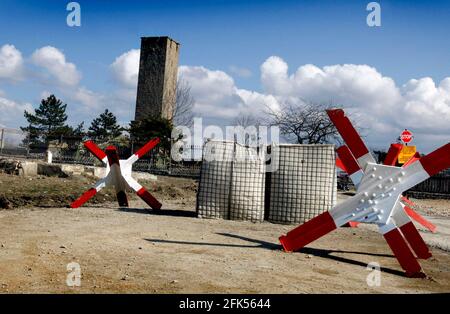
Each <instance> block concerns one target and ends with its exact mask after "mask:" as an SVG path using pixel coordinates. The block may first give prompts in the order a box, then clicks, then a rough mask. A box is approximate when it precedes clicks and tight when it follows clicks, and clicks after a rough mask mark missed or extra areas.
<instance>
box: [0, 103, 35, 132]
mask: <svg viewBox="0 0 450 314" xmlns="http://www.w3.org/2000/svg"><path fill="white" fill-rule="evenodd" d="M25 110H27V111H28V112H33V106H32V105H31V104H29V103H24V104H21V103H18V102H15V101H13V100H10V99H7V98H5V97H0V112H3V113H6V114H2V115H0V124H2V125H6V126H12V127H16V126H17V125H18V122H19V121H22V120H24V117H23V113H24V111H25Z"/></svg>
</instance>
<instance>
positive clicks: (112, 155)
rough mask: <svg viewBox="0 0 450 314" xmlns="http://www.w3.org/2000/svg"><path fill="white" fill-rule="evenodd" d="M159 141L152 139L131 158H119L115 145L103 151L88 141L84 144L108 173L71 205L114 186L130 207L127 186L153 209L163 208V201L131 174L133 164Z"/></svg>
mask: <svg viewBox="0 0 450 314" xmlns="http://www.w3.org/2000/svg"><path fill="white" fill-rule="evenodd" d="M158 143H159V138H155V139H152V140H150V141H149V142H148V143H147V144H145V145H144V146H143V147H142V148H141V149H139V150H138V151H137V152H136V153H135V154H134V155H132V156H131V157H130V158H128V159H126V160H119V154H118V153H117V149H116V148H115V147H114V146H108V147H107V148H106V150H105V151H103V150H101V149H100V148H99V147H98V146H97V145H96V144H95V143H94V142H93V141H86V142H85V143H84V146H85V147H86V148H87V149H88V150H89V151H90V152H91V153H92V154H93V155H94V156H95V157H97V158H98V159H99V160H100V161H101V162H103V163H104V164H105V165H106V174H105V176H104V177H103V178H102V179H100V180H99V181H97V183H96V184H95V186H94V187H93V188H91V189H89V190H87V191H86V192H85V193H84V194H83V195H81V196H80V198H78V199H77V200H76V201H74V202H73V203H72V204H71V205H70V206H71V207H72V208H78V207H80V206H82V205H83V204H84V203H86V202H87V201H88V200H90V199H91V198H92V197H94V195H95V194H97V192H99V191H100V190H101V189H103V188H104V187H106V186H114V187H115V189H116V195H117V201H118V202H119V206H121V207H128V198H127V194H126V190H127V188H130V189H132V190H134V191H135V192H136V194H137V195H138V196H139V197H140V198H142V199H143V200H144V201H145V202H146V203H147V204H148V205H149V206H150V207H151V208H152V209H155V210H157V209H161V206H162V205H161V203H160V202H158V200H157V199H156V198H154V197H153V196H152V195H151V194H150V193H149V192H148V191H147V190H146V189H145V188H144V187H143V186H142V185H140V184H139V183H138V182H137V181H136V180H135V179H133V177H132V176H131V170H132V166H133V164H134V163H135V162H136V161H138V160H139V158H141V157H142V156H144V155H145V154H146V153H148V152H149V151H150V150H151V149H153V148H154V147H155V146H156V145H158Z"/></svg>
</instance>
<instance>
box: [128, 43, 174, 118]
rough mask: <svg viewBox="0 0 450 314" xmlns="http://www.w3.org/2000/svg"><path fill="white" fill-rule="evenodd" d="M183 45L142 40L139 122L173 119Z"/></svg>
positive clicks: (137, 99) (138, 98)
mask: <svg viewBox="0 0 450 314" xmlns="http://www.w3.org/2000/svg"><path fill="white" fill-rule="evenodd" d="M179 47H180V44H179V43H177V42H176V41H174V40H172V39H171V38H169V37H142V38H141V58H140V65H139V79H138V90H137V98H136V114H135V120H136V121H139V120H142V119H144V118H146V117H149V116H152V117H162V118H166V119H171V118H172V115H173V110H174V105H175V101H176V84H177V74H178V52H179Z"/></svg>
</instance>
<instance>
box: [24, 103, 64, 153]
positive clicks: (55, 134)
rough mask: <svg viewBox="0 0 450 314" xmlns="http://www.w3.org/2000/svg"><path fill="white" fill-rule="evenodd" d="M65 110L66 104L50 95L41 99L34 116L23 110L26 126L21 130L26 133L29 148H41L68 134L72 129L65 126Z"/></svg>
mask: <svg viewBox="0 0 450 314" xmlns="http://www.w3.org/2000/svg"><path fill="white" fill-rule="evenodd" d="M66 108H67V104H63V103H62V101H61V100H59V99H57V98H56V97H55V96H54V95H50V96H49V97H48V98H47V99H42V101H41V103H40V105H39V108H38V109H36V110H35V112H34V114H33V113H30V112H27V111H26V110H25V112H24V116H25V119H26V120H27V122H28V126H27V127H21V129H22V131H25V132H28V134H29V135H28V143H29V144H30V145H31V146H42V145H46V144H48V142H49V141H51V140H55V139H59V138H60V137H61V136H63V135H66V134H68V133H70V132H71V131H72V128H71V127H69V126H68V125H66V121H67V115H66Z"/></svg>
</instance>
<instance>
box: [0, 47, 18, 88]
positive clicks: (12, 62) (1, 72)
mask: <svg viewBox="0 0 450 314" xmlns="http://www.w3.org/2000/svg"><path fill="white" fill-rule="evenodd" d="M22 74H23V58H22V53H21V52H20V51H19V50H17V49H16V47H14V46H13V45H3V46H2V47H1V48H0V79H6V80H9V81H17V80H20V79H21V78H22Z"/></svg>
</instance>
